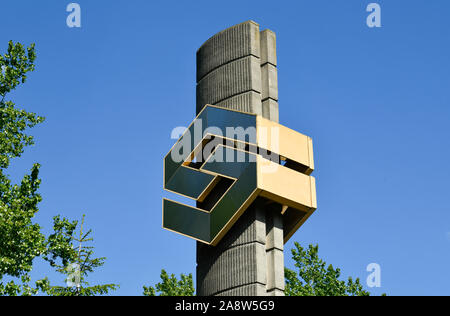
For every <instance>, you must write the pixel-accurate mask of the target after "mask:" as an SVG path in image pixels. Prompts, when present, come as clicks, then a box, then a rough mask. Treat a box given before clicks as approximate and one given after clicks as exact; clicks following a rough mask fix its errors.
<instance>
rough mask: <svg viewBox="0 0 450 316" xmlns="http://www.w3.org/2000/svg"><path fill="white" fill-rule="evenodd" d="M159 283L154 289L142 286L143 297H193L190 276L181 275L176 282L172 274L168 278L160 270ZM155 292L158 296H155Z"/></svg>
mask: <svg viewBox="0 0 450 316" xmlns="http://www.w3.org/2000/svg"><path fill="white" fill-rule="evenodd" d="M161 281H162V282H160V283H158V284H156V285H155V288H154V287H152V286H150V287H146V286H144V296H194V292H195V289H194V282H193V280H192V274H189V275H184V274H181V275H180V280H178V279H177V277H176V276H175V275H174V274H172V275H170V276H169V275H168V274H167V272H166V271H165V270H162V271H161ZM157 292H158V295H156V293H157Z"/></svg>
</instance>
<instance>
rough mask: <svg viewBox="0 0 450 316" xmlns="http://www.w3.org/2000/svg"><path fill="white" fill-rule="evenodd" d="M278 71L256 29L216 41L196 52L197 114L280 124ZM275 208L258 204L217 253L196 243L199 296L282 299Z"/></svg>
mask: <svg viewBox="0 0 450 316" xmlns="http://www.w3.org/2000/svg"><path fill="white" fill-rule="evenodd" d="M276 67H277V61H276V39H275V33H273V32H272V31H269V30H265V31H263V32H260V30H259V25H258V24H257V23H255V22H253V21H248V22H244V23H241V24H238V25H235V26H233V27H231V28H228V29H226V30H224V31H222V32H220V33H218V34H216V35H214V36H213V37H211V38H210V39H209V40H208V41H206V42H205V43H204V44H203V45H202V46H201V47H200V49H199V50H198V51H197V105H196V111H197V113H199V112H200V111H201V110H202V108H203V107H204V106H205V105H206V104H212V105H217V106H222V107H225V108H228V109H234V110H239V111H244V112H250V113H255V114H258V115H262V116H264V117H266V118H268V119H270V120H273V121H277V122H278V79H277V68H276ZM219 190H220V188H219ZM210 203H214V201H210ZM203 207H205V205H203ZM274 208H275V206H271V205H268V204H267V201H266V200H264V199H257V200H256V201H255V202H254V203H253V204H252V205H251V206H250V207H249V208H248V209H247V210H246V212H245V213H244V214H243V215H242V216H241V218H240V219H239V220H238V221H237V222H236V223H235V224H234V226H233V228H232V229H231V230H230V231H229V232H228V233H227V234H226V235H225V237H224V238H223V239H222V240H221V241H220V243H219V244H218V245H217V246H216V247H211V246H207V245H205V244H202V243H200V242H198V243H197V295H201V296H211V295H218V296H220V295H228V296H255V295H257V296H263V295H283V293H284V260H283V244H284V242H283V225H282V219H281V210H278V209H274Z"/></svg>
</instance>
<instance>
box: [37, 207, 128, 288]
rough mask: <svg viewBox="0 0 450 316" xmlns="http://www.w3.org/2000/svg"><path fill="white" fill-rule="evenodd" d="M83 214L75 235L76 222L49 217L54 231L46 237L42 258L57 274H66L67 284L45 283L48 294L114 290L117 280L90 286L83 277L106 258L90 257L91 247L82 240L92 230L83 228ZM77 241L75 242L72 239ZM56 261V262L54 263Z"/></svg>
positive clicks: (92, 252) (86, 239)
mask: <svg viewBox="0 0 450 316" xmlns="http://www.w3.org/2000/svg"><path fill="white" fill-rule="evenodd" d="M84 217H85V216H84V215H83V219H82V220H81V226H80V231H79V234H78V237H77V236H76V235H77V234H76V228H77V226H78V222H77V221H74V222H69V221H68V220H67V219H61V218H60V217H59V216H56V217H54V219H53V229H54V231H55V232H54V233H53V234H52V235H50V236H49V238H48V252H47V256H46V260H48V261H49V262H50V265H51V266H52V267H54V268H56V271H58V272H59V273H61V274H64V275H67V278H66V284H67V286H65V287H63V286H51V287H50V286H49V288H48V289H47V290H46V292H47V294H49V295H52V296H95V295H104V294H108V293H109V292H110V291H114V290H116V289H117V288H118V287H119V286H118V285H117V284H102V285H95V286H90V285H89V283H88V282H87V281H86V278H87V276H88V274H90V273H92V272H94V269H95V268H98V267H101V266H103V265H104V264H105V260H106V258H104V257H102V258H93V257H92V256H93V254H94V250H93V249H94V248H93V247H92V246H86V245H85V243H89V242H92V241H93V238H91V237H89V236H90V234H91V233H92V230H88V231H87V232H83V226H84ZM75 242H76V243H78V245H75V244H74V243H75ZM58 262H60V263H59V264H58Z"/></svg>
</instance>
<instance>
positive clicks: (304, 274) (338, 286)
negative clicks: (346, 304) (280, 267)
mask: <svg viewBox="0 0 450 316" xmlns="http://www.w3.org/2000/svg"><path fill="white" fill-rule="evenodd" d="M291 252H292V258H293V259H294V261H295V266H296V267H297V268H298V270H299V271H298V275H297V273H295V272H294V271H292V270H289V269H287V268H286V269H285V278H286V289H285V294H286V296H369V295H370V293H369V292H366V291H364V289H363V286H362V285H361V283H360V280H359V278H357V279H356V280H355V281H353V279H352V278H351V277H350V278H348V281H347V282H345V281H342V280H339V278H340V276H341V270H340V269H334V268H333V266H332V265H331V264H330V265H329V266H328V267H327V264H326V262H325V261H323V260H322V259H320V258H319V247H318V246H313V245H310V246H309V248H308V250H305V249H303V248H302V247H301V246H300V244H299V243H295V248H294V249H292V250H291Z"/></svg>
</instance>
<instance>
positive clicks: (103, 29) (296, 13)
mask: <svg viewBox="0 0 450 316" xmlns="http://www.w3.org/2000/svg"><path fill="white" fill-rule="evenodd" d="M69 2H70V1H69V0H66V1H63V0H45V1H24V0H15V1H5V2H4V3H2V5H1V12H2V15H1V19H0V52H2V53H4V52H5V51H6V48H7V41H8V40H14V41H19V42H22V43H24V44H27V45H28V44H30V43H32V42H35V43H36V47H37V56H38V58H37V61H36V64H37V68H36V71H35V72H34V73H32V74H31V75H30V76H29V80H28V82H27V83H26V85H24V86H22V87H20V88H19V89H18V90H17V91H16V92H15V93H13V94H11V95H9V98H10V99H12V100H13V101H15V102H16V103H17V104H18V105H19V106H23V107H25V108H26V109H27V110H30V111H33V112H37V113H39V114H40V115H43V116H45V117H46V122H45V123H44V124H42V125H41V126H39V127H36V128H35V129H33V130H32V132H31V133H32V134H33V135H34V136H35V137H36V146H34V147H33V148H30V149H28V150H27V151H26V154H25V155H24V156H23V158H22V159H19V160H17V161H15V162H14V164H13V166H12V168H11V170H10V171H9V172H10V173H11V175H12V176H13V178H14V179H16V180H18V179H20V177H21V176H22V175H23V174H25V172H27V170H29V169H30V168H31V165H32V163H33V162H39V163H41V164H42V172H41V177H42V180H43V182H42V187H41V193H42V195H43V202H42V203H41V204H40V212H39V213H38V216H37V220H38V222H39V223H40V224H41V225H42V226H43V227H44V228H45V231H48V230H49V228H50V226H51V218H52V216H54V215H56V214H62V215H63V216H66V217H68V218H71V219H80V218H81V215H82V214H83V213H85V214H86V215H87V218H86V221H87V226H89V227H91V228H93V230H94V237H95V246H96V253H97V254H98V255H99V256H106V257H107V258H108V259H107V262H106V265H105V266H104V267H103V268H101V269H100V270H99V271H98V272H97V273H96V274H95V275H94V276H93V278H92V280H93V281H94V282H95V281H104V282H116V283H120V285H121V288H120V290H119V291H117V292H116V294H123V295H139V294H141V293H142V286H143V285H144V284H154V283H156V282H157V281H158V280H159V273H160V270H161V269H162V268H165V269H167V270H168V271H169V272H171V273H176V274H179V273H182V272H183V273H189V272H192V273H194V272H195V242H194V241H192V240H190V239H187V238H185V237H182V236H179V235H177V234H173V233H171V232H167V231H165V230H163V229H162V228H161V204H162V198H163V197H169V198H174V196H173V195H171V194H169V193H165V192H164V191H163V189H162V172H163V170H162V166H163V164H162V158H163V157H164V155H165V154H166V153H167V152H168V151H169V149H170V148H171V146H172V145H173V143H174V140H172V139H170V132H171V131H172V129H173V128H174V127H176V126H186V125H187V124H188V123H190V122H191V120H192V119H193V118H194V114H195V69H196V68H195V53H196V50H197V49H198V48H199V47H200V45H201V44H202V43H203V42H204V41H206V40H207V39H208V38H209V37H210V36H212V35H214V34H215V33H217V32H219V31H221V30H223V29H225V28H227V27H229V26H232V25H234V24H237V23H240V22H244V21H246V20H250V19H251V20H254V21H256V22H258V23H259V24H260V25H261V28H262V29H264V28H270V29H271V30H273V31H275V32H276V33H277V45H278V77H279V96H280V102H279V104H280V123H281V124H283V125H285V126H288V127H290V128H292V129H295V130H297V131H300V132H302V133H304V134H307V135H309V136H311V137H312V138H313V140H314V146H315V165H316V171H315V172H314V175H315V177H316V179H317V196H318V210H317V212H316V213H315V214H314V215H313V216H312V217H311V218H310V219H309V220H308V221H307V222H306V224H305V225H304V226H303V227H302V228H301V229H300V230H299V231H298V232H297V233H296V234H295V235H294V236H293V238H292V239H291V241H289V242H288V243H287V244H286V249H287V251H286V252H285V257H286V265H287V266H288V267H292V264H293V263H292V260H291V259H290V255H289V249H291V248H292V246H293V241H299V242H301V243H302V244H303V245H307V244H309V243H318V244H319V246H320V252H321V255H322V257H324V258H325V259H326V260H327V261H328V262H329V263H333V264H334V265H336V266H338V267H341V268H342V270H343V274H344V276H348V275H352V276H355V277H357V276H359V277H360V278H361V279H362V280H363V282H364V283H365V279H366V277H367V276H368V274H369V273H368V272H366V266H367V265H368V264H370V263H378V264H380V266H381V272H382V281H381V282H382V287H381V288H380V289H372V290H371V291H372V292H373V293H375V294H380V293H383V292H386V293H388V294H390V295H435V294H438V295H439V294H446V295H450V288H449V286H448V283H449V281H450V272H449V266H450V203H449V200H448V198H449V195H450V194H449V183H448V181H449V178H450V164H449V162H450V146H449V143H450V141H449V136H450V98H449V97H450V78H449V77H450V58H449V56H450V42H449V39H450V27H449V21H448V14H449V12H450V2H449V1H447V0H440V1H438V0H435V1H425V0H422V1H420V0H411V1H405V0H403V1H400V0H397V1H378V3H379V4H380V5H381V9H382V12H381V19H382V27H381V28H369V27H367V25H366V17H367V15H368V13H367V12H366V6H367V5H368V4H369V3H370V2H375V1H365V0H339V1H331V0H328V1H324V0H320V1H319V0H308V1H299V0H297V1H279V2H276V1H242V0H241V1H233V0H229V1H212V0H210V1H198V0H196V1H144V0H133V1H123V0H111V1H99V0H97V1H87V0H79V1H78V3H79V4H80V6H81V10H82V27H81V28H79V29H75V28H73V29H71V28H68V27H67V25H66V17H67V15H68V13H66V6H67V5H68V4H69ZM175 198H176V197H175ZM44 274H47V268H45V267H44V266H43V265H41V264H39V265H38V266H37V268H36V271H35V274H34V275H35V276H41V275H44ZM52 279H53V280H54V281H55V282H58V284H61V285H62V281H63V277H61V276H55V277H53V276H52Z"/></svg>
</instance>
